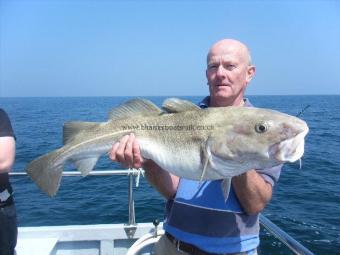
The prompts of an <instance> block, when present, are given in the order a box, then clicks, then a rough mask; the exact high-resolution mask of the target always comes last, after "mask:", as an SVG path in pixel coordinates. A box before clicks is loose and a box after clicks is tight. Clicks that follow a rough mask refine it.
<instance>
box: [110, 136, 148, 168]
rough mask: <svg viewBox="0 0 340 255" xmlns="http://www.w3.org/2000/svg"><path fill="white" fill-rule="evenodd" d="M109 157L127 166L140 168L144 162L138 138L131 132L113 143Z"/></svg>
mask: <svg viewBox="0 0 340 255" xmlns="http://www.w3.org/2000/svg"><path fill="white" fill-rule="evenodd" d="M109 157H110V159H111V160H112V161H117V162H119V163H121V164H122V165H123V166H124V167H128V168H141V167H142V164H143V163H144V160H143V158H142V155H141V152H140V148H139V143H138V140H137V139H136V137H135V135H134V134H133V133H131V134H130V135H125V136H123V137H122V138H121V139H120V140H119V142H117V143H115V144H113V145H112V149H111V151H110V152H109Z"/></svg>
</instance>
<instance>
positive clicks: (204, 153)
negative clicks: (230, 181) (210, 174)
mask: <svg viewBox="0 0 340 255" xmlns="http://www.w3.org/2000/svg"><path fill="white" fill-rule="evenodd" d="M208 140H209V138H208ZM207 145H208V143H205V144H204V145H202V147H201V148H202V154H201V155H202V162H204V164H203V170H202V174H201V177H200V183H201V182H202V181H203V179H204V175H205V174H206V171H207V167H208V164H209V162H210V158H211V154H210V151H209V149H208V146H207Z"/></svg>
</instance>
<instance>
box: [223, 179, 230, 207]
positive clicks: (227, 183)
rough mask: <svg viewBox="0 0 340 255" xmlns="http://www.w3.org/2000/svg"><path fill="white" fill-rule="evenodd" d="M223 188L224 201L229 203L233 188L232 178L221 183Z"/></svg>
mask: <svg viewBox="0 0 340 255" xmlns="http://www.w3.org/2000/svg"><path fill="white" fill-rule="evenodd" d="M221 188H222V192H223V197H224V201H225V202H227V200H228V197H229V193H230V188H231V178H226V179H224V180H223V181H222V182H221Z"/></svg>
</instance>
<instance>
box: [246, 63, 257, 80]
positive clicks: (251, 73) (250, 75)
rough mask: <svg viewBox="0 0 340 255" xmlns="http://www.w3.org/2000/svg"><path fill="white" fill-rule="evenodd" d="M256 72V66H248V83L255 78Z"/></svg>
mask: <svg viewBox="0 0 340 255" xmlns="http://www.w3.org/2000/svg"><path fill="white" fill-rule="evenodd" d="M255 72H256V68H255V66H248V70H247V79H246V80H247V83H249V82H250V81H251V80H252V79H253V77H254V76H255Z"/></svg>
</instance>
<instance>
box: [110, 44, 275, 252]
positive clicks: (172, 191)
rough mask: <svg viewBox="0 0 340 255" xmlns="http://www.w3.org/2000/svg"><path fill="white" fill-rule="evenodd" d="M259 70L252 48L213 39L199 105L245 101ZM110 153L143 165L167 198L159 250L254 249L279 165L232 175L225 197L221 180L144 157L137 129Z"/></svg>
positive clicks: (131, 164)
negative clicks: (188, 175)
mask: <svg viewBox="0 0 340 255" xmlns="http://www.w3.org/2000/svg"><path fill="white" fill-rule="evenodd" d="M254 74H255V67H254V66H253V65H252V64H251V57H250V53H249V50H248V48H247V47H246V46H245V45H244V44H243V43H241V42H239V41H236V40H232V39H224V40H221V41H218V42H217V43H215V44H214V45H213V46H212V47H211V49H210V51H209V53H208V57H207V70H206V77H207V80H208V85H209V92H210V97H207V98H205V99H204V100H203V101H202V102H201V103H200V107H202V108H205V107H221V106H240V107H241V106H245V107H250V106H251V105H250V103H249V101H248V100H246V99H244V93H245V89H246V86H247V85H248V83H249V82H250V81H251V79H252V78H253V76H254ZM110 158H111V159H112V160H114V161H118V162H121V163H122V164H123V165H125V166H127V167H135V168H139V167H143V168H144V169H145V170H146V172H145V173H146V177H147V179H148V181H149V182H150V183H151V184H152V185H153V186H154V187H155V188H156V189H157V190H158V191H159V192H160V193H161V194H162V195H163V196H164V197H165V198H167V199H168V203H167V215H166V220H165V222H164V229H165V231H166V235H164V236H163V237H162V238H161V239H160V241H159V242H158V243H157V244H156V247H155V250H156V254H163V255H166V254H256V253H257V252H256V248H257V246H258V244H259V216H258V214H259V212H260V211H261V210H262V209H263V208H264V207H265V206H266V204H267V203H268V201H269V200H270V199H271V196H272V186H273V185H274V183H275V181H277V179H278V177H279V174H280V170H281V167H275V168H271V169H265V170H255V169H249V171H248V172H246V173H244V174H242V175H240V176H236V177H234V178H232V188H231V190H230V194H229V197H228V199H227V200H226V201H225V198H224V196H223V191H222V188H221V183H222V180H216V181H205V182H203V183H199V182H197V181H192V180H186V179H184V178H181V179H180V178H178V177H176V176H174V175H172V174H170V173H169V172H167V171H165V170H163V169H161V168H160V167H159V166H157V165H156V164H155V163H154V162H153V161H151V160H144V159H142V157H141V154H140V149H139V145H138V140H137V139H135V136H134V134H130V135H129V136H124V137H123V138H122V139H121V140H120V142H119V143H115V144H114V145H113V147H112V150H111V152H110Z"/></svg>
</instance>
